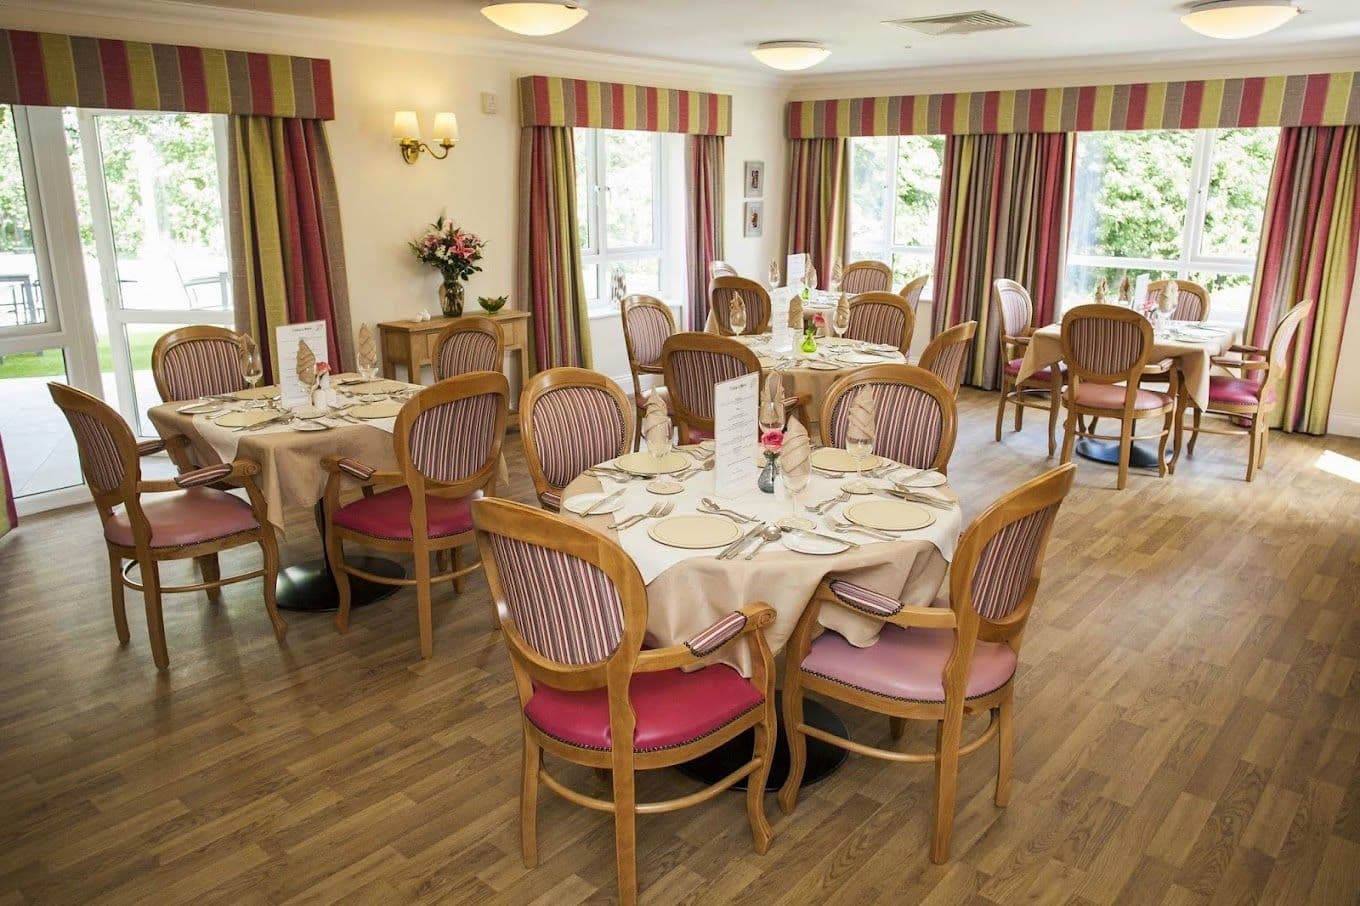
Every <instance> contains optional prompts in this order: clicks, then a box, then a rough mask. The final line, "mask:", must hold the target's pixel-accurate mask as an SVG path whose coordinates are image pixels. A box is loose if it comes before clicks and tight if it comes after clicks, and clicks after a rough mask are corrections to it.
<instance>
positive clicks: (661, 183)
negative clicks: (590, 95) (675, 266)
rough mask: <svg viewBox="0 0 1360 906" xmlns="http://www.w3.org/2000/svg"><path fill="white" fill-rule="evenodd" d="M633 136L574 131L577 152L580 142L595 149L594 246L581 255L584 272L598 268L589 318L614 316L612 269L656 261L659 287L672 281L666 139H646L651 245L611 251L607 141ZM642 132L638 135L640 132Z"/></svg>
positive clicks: (589, 211) (589, 213)
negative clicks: (648, 144) (608, 137)
mask: <svg viewBox="0 0 1360 906" xmlns="http://www.w3.org/2000/svg"><path fill="white" fill-rule="evenodd" d="M620 131H634V130H617V129H615V130H611V129H594V128H578V129H577V130H576V143H577V145H578V146H579V145H580V144H581V143H582V142H585V141H588V142H590V143H591V151H592V155H593V156H592V160H593V162H594V164H595V166H594V167H593V168H592V170H591V171H590V172H587V174H586V177H587V181H586V186H585V198H586V212H585V213H586V222H587V224H588V225H589V226H588V229H589V231H590V239H591V242H590V243H589V244H587V245H586V246H583V247H582V248H581V249H580V255H581V268H582V270H584V269H585V268H588V267H590V266H591V265H595V284H594V286H593V287H592V286H587V287H586V303H587V307H588V309H589V313H590V314H591V315H602V314H606V313H609V314H614V313H616V312H614V309H613V302H612V300H611V299H610V298H609V293H610V275H611V273H612V272H613V269H614V265H615V264H618V263H620V262H624V261H646V260H651V259H653V258H655V259H656V260H657V286H658V287H660V288H661V291H662V292H663V294H664V289H665V287H666V286H668V283H667V280H668V278H669V277H670V273H669V270H670V266H671V262H670V255H669V254H668V252H667V249H666V245H667V242H666V240H667V237H668V236H669V232H668V230H667V228H666V227H667V222H666V208H667V205H666V193H665V191H664V187H665V186H666V184H667V183H666V170H667V157H668V155H667V154H666V148H665V146H664V145H663V143H662V137H663V136H662V133H660V132H650V133H646V134H647V135H648V137H649V138H650V140H651V143H652V160H653V161H654V163H655V166H653V168H652V240H653V241H652V243H651V244H649V245H632V246H621V247H618V248H613V247H610V245H609V237H608V230H607V228H606V225H607V224H608V223H609V219H608V218H609V193H610V189H609V182H608V179H609V174H608V165H607V155H606V154H605V153H604V148H605V136H606V135H607V134H608V133H609V132H620ZM636 131H640V130H636Z"/></svg>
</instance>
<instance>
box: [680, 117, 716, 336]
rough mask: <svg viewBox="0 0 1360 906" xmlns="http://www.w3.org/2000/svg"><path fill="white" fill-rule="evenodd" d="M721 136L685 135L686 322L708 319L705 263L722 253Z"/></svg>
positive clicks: (696, 325) (693, 325)
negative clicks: (687, 304) (687, 261)
mask: <svg viewBox="0 0 1360 906" xmlns="http://www.w3.org/2000/svg"><path fill="white" fill-rule="evenodd" d="M722 218H723V137H722V136H721V135H690V136H686V137H685V250H686V253H687V255H688V258H689V325H690V330H703V329H704V322H705V320H706V319H707V318H708V265H709V263H710V262H712V261H716V260H720V259H721V258H722V256H723V223H722Z"/></svg>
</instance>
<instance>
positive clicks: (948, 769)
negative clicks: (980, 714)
mask: <svg viewBox="0 0 1360 906" xmlns="http://www.w3.org/2000/svg"><path fill="white" fill-rule="evenodd" d="M962 733H963V712H962V709H960V711H959V713H957V714H949V715H948V716H946V717H945V719H944V720H942V721H940V722H939V723H938V724H937V725H936V729H935V829H934V833H933V834H932V835H931V839H930V861H932V862H934V863H935V864H937V865H938V864H940V863H941V862H944V861H946V860H948V859H949V842H950V838H952V837H953V835H954V799H955V796H956V794H957V786H958V780H959V742H960V738H961V736H962Z"/></svg>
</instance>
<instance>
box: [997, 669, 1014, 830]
mask: <svg viewBox="0 0 1360 906" xmlns="http://www.w3.org/2000/svg"><path fill="white" fill-rule="evenodd" d="M996 712H997V714H996V723H997V732H996V799H995V801H996V804H997V806H998V807H999V808H1005V807H1006V805H1007V804H1008V803H1009V802H1010V801H1011V760H1012V757H1013V756H1014V754H1015V686H1014V685H1011V686H1008V687H1007V690H1006V694H1005V696H1004V697H1003V698H1002V699H1001V704H1000V705H999V706H998V707H997V709H996Z"/></svg>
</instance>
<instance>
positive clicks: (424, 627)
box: [415, 550, 434, 660]
mask: <svg viewBox="0 0 1360 906" xmlns="http://www.w3.org/2000/svg"><path fill="white" fill-rule="evenodd" d="M415 560H416V615H417V616H418V617H419V619H420V656H421V657H422V658H424V659H426V660H429V659H430V658H431V657H433V656H434V615H433V614H432V613H431V611H430V555H429V554H428V553H423V552H421V551H419V550H417V551H416V556H415Z"/></svg>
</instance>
